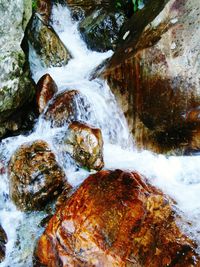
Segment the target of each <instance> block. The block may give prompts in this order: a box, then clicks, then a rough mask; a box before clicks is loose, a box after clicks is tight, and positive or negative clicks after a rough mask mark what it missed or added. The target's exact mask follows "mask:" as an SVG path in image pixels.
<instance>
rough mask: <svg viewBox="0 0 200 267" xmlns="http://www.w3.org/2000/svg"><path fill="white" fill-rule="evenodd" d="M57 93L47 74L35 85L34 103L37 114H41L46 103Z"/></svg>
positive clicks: (52, 81)
mask: <svg viewBox="0 0 200 267" xmlns="http://www.w3.org/2000/svg"><path fill="white" fill-rule="evenodd" d="M57 91H58V87H57V85H56V83H55V82H54V80H53V79H52V77H51V76H50V75H49V74H45V75H43V76H42V77H41V78H40V80H39V81H38V83H37V88H36V102H37V108H38V111H39V113H42V112H43V111H44V109H45V107H46V106H47V103H48V101H49V100H50V99H51V98H52V97H53V95H54V94H55V93H56V92H57Z"/></svg>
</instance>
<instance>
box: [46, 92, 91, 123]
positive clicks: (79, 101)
mask: <svg viewBox="0 0 200 267" xmlns="http://www.w3.org/2000/svg"><path fill="white" fill-rule="evenodd" d="M89 108H90V105H89V103H88V101H87V99H86V97H85V96H83V95H82V94H81V93H80V92H79V91H77V90H71V91H64V92H62V93H60V94H59V95H57V96H56V98H55V100H54V102H53V103H52V104H50V105H49V107H48V109H47V111H46V112H45V119H46V120H50V121H51V122H52V126H55V127H61V126H63V125H64V124H66V123H70V122H71V121H75V120H78V119H80V118H81V117H84V116H85V115H86V114H87V111H88V109H89Z"/></svg>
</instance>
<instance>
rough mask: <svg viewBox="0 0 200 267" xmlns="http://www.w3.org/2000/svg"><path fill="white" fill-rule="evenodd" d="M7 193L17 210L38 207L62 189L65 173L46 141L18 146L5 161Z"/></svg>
mask: <svg viewBox="0 0 200 267" xmlns="http://www.w3.org/2000/svg"><path fill="white" fill-rule="evenodd" d="M9 179H10V197H11V199H12V200H13V201H14V203H15V204H16V205H17V207H18V208H20V209H21V210H40V209H42V208H44V206H45V205H46V204H47V202H48V201H49V200H51V199H53V198H55V197H56V196H58V194H59V192H61V191H62V187H63V184H64V180H65V174H64V172H63V170H62V169H61V167H60V166H59V165H58V163H57V161H56V158H55V155H54V154H53V153H52V151H51V150H50V148H49V146H48V144H47V143H46V142H44V141H41V140H37V141H34V142H32V143H26V144H23V145H22V146H20V147H19V148H18V149H17V150H16V152H15V153H14V154H13V155H12V157H11V159H10V162H9Z"/></svg>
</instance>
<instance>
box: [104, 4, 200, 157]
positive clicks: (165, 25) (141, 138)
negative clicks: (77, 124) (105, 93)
mask: <svg viewBox="0 0 200 267" xmlns="http://www.w3.org/2000/svg"><path fill="white" fill-rule="evenodd" d="M199 9H200V1H198V0H194V1H193V0H188V1H186V0H183V1H180V0H169V1H168V0H167V1H163V0H152V1H149V2H148V3H147V5H146V7H145V8H144V9H143V10H141V11H138V12H137V13H136V14H135V15H133V16H132V18H131V19H130V21H128V22H127V24H126V26H125V27H124V29H123V31H122V32H123V34H122V36H121V42H120V45H119V48H118V50H117V51H116V53H115V54H114V55H113V57H112V59H111V61H110V63H109V66H108V67H107V69H106V70H105V72H104V75H103V76H104V78H106V79H107V80H108V82H109V84H110V86H111V89H112V91H113V93H114V94H115V96H116V98H117V99H118V101H119V103H120V105H121V107H122V108H123V110H124V113H125V115H126V117H127V119H128V122H129V126H130V129H131V130H132V132H133V135H134V137H135V139H136V143H137V144H138V146H140V147H145V148H151V149H153V150H154V151H158V152H165V151H169V150H171V149H174V148H185V147H187V145H188V143H189V142H190V140H191V139H192V136H193V133H194V130H195V129H196V127H199V121H198V120H196V121H194V120H193V122H192V123H191V121H188V120H187V116H186V115H187V114H188V112H189V111H190V110H192V109H196V108H197V107H198V106H199V105H200V90H199V88H200V87H199V78H200V58H199V49H200V43H199V38H198V36H199V34H200V24H199V23H197V21H199V19H200V13H199Z"/></svg>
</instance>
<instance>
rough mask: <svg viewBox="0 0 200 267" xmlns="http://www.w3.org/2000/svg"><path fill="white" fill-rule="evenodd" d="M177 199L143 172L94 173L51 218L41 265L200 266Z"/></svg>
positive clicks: (38, 256)
mask: <svg viewBox="0 0 200 267" xmlns="http://www.w3.org/2000/svg"><path fill="white" fill-rule="evenodd" d="M176 218H177V215H176V213H175V211H174V209H173V201H172V200H171V199H170V198H169V197H167V196H165V195H163V193H162V192H160V191H159V190H158V189H156V188H155V187H153V186H151V185H150V184H148V182H147V181H146V180H145V179H144V178H143V177H142V176H140V175H139V174H137V173H130V172H123V171H121V170H115V171H108V170H104V171H100V172H98V173H97V174H94V175H91V176H89V177H88V178H87V179H86V180H85V182H84V183H83V184H82V185H81V186H80V188H79V189H78V190H77V191H76V192H75V193H74V194H73V195H72V196H71V197H70V198H69V199H68V200H67V201H66V203H65V204H64V205H63V206H62V208H61V209H59V211H58V212H57V213H56V214H55V215H54V217H53V218H52V219H51V220H50V222H49V224H48V226H47V228H46V230H45V232H44V234H43V235H42V236H41V238H40V239H39V242H38V244H37V247H36V250H35V266H37V267H39V266H48V267H57V266H63V267H69V266H74V267H75V266H76V267H78V266H85V267H86V266H87V267H94V266H96V267H97V266H98V267H100V266H103V267H104V266H105V267H107V266H112V267H114V266H115V267H117V266H118V267H125V266H126V267H128V266H135V267H136V266H137V267H140V266H141V267H142V266H143V267H164V266H171V267H172V266H173V267H188V266H190V267H192V266H200V259H199V256H198V255H197V254H196V252H195V244H194V243H193V241H191V239H189V238H188V237H187V236H186V235H185V234H184V233H183V232H182V231H181V230H180V228H179V227H178V225H177V223H176Z"/></svg>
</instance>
